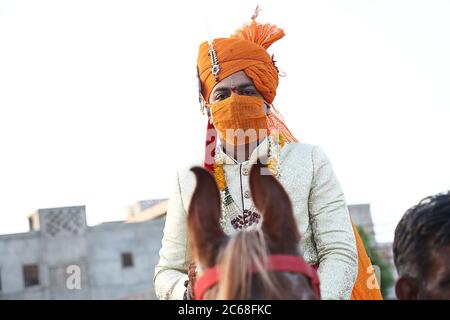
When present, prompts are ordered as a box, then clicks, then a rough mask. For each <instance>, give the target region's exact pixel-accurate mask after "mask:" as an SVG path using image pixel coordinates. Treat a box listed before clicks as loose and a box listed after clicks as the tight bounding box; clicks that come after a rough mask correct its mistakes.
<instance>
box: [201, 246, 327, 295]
mask: <svg viewBox="0 0 450 320" xmlns="http://www.w3.org/2000/svg"><path fill="white" fill-rule="evenodd" d="M264 261H265V262H266V264H265V265H264V269H265V270H267V271H284V272H293V273H299V274H302V275H304V276H306V277H307V278H308V279H309V282H310V284H311V286H312V288H313V290H314V293H315V295H316V298H318V299H320V286H319V285H320V282H319V277H318V276H317V272H316V270H315V269H314V268H313V267H311V266H310V265H309V264H307V263H306V262H305V261H304V260H303V259H302V258H301V257H299V256H293V255H285V254H272V255H270V256H268V257H267V259H265V260H264ZM250 271H251V273H257V272H258V270H257V268H256V267H254V266H253V267H252V269H251V270H250ZM219 279H220V268H219V266H217V265H216V266H214V267H211V268H209V269H207V270H206V271H205V272H204V273H203V274H202V275H201V276H200V277H199V278H198V279H197V280H196V281H195V284H194V296H195V299H196V300H202V299H203V296H204V294H205V292H206V291H208V290H209V289H211V287H213V286H215V285H216V284H218V283H219Z"/></svg>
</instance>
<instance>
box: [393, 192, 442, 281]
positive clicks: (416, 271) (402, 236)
mask: <svg viewBox="0 0 450 320" xmlns="http://www.w3.org/2000/svg"><path fill="white" fill-rule="evenodd" d="M449 244H450V191H447V192H446V193H441V194H437V195H434V196H430V197H427V198H425V199H423V200H422V201H420V202H419V204H417V205H415V206H414V207H412V208H410V209H409V210H408V211H406V213H405V214H404V216H403V217H402V219H401V220H400V222H399V224H398V225H397V228H396V229H395V238H394V245H393V250H394V261H395V266H396V268H397V271H398V273H399V274H400V275H408V276H411V277H415V278H417V277H419V276H420V275H424V274H426V272H427V270H428V267H429V262H430V254H431V252H432V251H434V250H439V249H440V248H442V247H443V246H446V245H449Z"/></svg>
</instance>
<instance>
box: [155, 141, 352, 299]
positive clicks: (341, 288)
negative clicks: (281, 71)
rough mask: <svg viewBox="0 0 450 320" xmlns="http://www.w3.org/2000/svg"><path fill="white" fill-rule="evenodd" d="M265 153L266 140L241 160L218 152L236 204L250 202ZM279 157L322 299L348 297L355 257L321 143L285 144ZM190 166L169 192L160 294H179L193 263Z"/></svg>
mask: <svg viewBox="0 0 450 320" xmlns="http://www.w3.org/2000/svg"><path fill="white" fill-rule="evenodd" d="M267 152H268V140H267V139H265V140H263V141H262V142H261V143H260V145H259V146H258V147H257V148H256V149H255V150H254V151H253V153H252V154H251V156H250V158H249V160H248V161H245V162H242V163H236V161H235V160H234V159H232V158H230V157H229V156H228V155H226V154H225V153H224V152H221V155H220V156H221V157H222V159H223V163H224V170H225V176H226V179H227V184H228V187H229V190H230V193H231V195H232V197H233V199H234V201H235V202H236V204H237V205H238V206H239V207H240V208H242V203H243V205H244V209H248V208H250V206H251V205H252V199H251V196H250V190H249V173H250V167H251V165H252V164H253V163H255V162H256V160H257V159H258V157H259V156H262V155H267ZM279 161H280V166H281V170H280V171H281V172H280V178H279V181H280V183H281V184H282V185H283V187H284V188H285V189H286V191H287V193H288V194H289V196H290V199H291V201H292V204H293V209H294V215H295V218H296V221H297V224H298V228H299V231H300V233H301V235H302V241H301V243H300V244H299V246H300V250H301V252H303V256H304V258H305V260H306V262H308V263H309V264H312V265H314V264H319V269H318V273H319V278H320V282H321V284H320V289H321V295H322V299H349V298H350V295H351V292H352V288H353V285H354V283H355V280H356V276H357V271H358V256H357V249H356V242H355V236H354V233H353V230H352V226H351V222H350V217H349V213H348V209H347V205H346V203H345V198H344V194H343V191H342V189H341V186H340V184H339V182H338V180H337V178H336V176H335V174H334V171H333V168H332V165H331V163H330V160H329V159H328V157H327V156H326V155H325V153H324V152H323V151H322V149H321V148H320V147H319V146H314V145H309V144H304V143H287V144H286V145H285V146H284V147H283V148H282V149H281V153H280V156H279ZM196 165H201V163H197V164H196ZM189 168H190V167H187V168H185V169H183V170H180V171H178V173H177V176H176V179H175V184H174V186H173V192H172V194H171V195H170V197H169V204H168V208H167V216H166V224H165V227H164V236H163V239H162V248H161V250H160V252H159V255H160V260H159V263H158V264H157V265H156V267H155V275H154V287H155V291H156V295H157V297H158V298H159V299H182V298H183V294H184V292H185V289H186V288H185V286H184V282H185V280H187V268H188V265H189V263H190V262H191V254H190V250H189V244H188V243H189V240H188V239H189V236H188V232H187V231H188V230H187V221H186V217H187V210H188V207H189V203H190V199H191V196H192V193H193V191H194V188H195V184H196V180H195V176H194V174H193V173H192V172H191V171H189ZM224 231H225V232H226V233H227V234H229V235H231V234H233V233H234V232H236V231H235V230H234V229H233V227H232V226H231V223H230V222H229V221H227V224H226V227H225V229H224Z"/></svg>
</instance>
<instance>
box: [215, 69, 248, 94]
mask: <svg viewBox="0 0 450 320" xmlns="http://www.w3.org/2000/svg"><path fill="white" fill-rule="evenodd" d="M244 86H245V87H247V86H254V84H253V82H252V80H251V79H250V78H249V77H247V75H246V74H245V73H244V72H243V71H239V72H236V73H234V74H232V75H231V76H229V77H226V78H225V79H223V80H222V81H220V82H219V83H218V84H216V86H215V87H214V89H213V91H216V90H219V89H230V88H237V87H244Z"/></svg>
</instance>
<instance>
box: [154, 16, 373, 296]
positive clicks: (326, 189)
mask: <svg viewBox="0 0 450 320" xmlns="http://www.w3.org/2000/svg"><path fill="white" fill-rule="evenodd" d="M257 15H258V9H257V11H256V12H255V15H254V16H253V17H252V21H251V23H250V24H248V25H245V26H244V27H243V28H241V29H240V30H238V31H237V32H236V33H235V34H233V35H232V36H230V37H229V38H218V39H214V40H212V41H210V42H203V43H202V44H201V45H200V48H199V54H198V61H197V69H198V76H199V84H200V101H201V104H202V107H203V108H206V110H207V114H208V131H207V139H206V148H205V158H204V159H203V165H204V166H205V167H206V168H207V169H209V170H210V171H211V172H212V173H213V174H214V177H215V178H216V182H217V185H218V187H219V190H220V192H221V198H222V201H223V203H222V214H223V217H222V222H221V223H222V228H223V229H224V231H225V232H226V233H227V234H229V235H231V234H233V233H235V232H237V231H238V230H241V229H245V228H247V227H250V226H251V225H253V224H254V225H258V224H259V221H260V219H259V217H260V214H259V213H258V212H257V210H256V209H255V207H254V206H253V203H252V199H251V197H250V195H249V190H248V178H249V169H250V166H251V165H252V164H253V163H255V162H256V161H258V160H259V159H260V157H261V156H264V157H266V158H267V159H268V160H267V164H268V168H269V169H270V170H271V173H272V174H273V175H274V176H275V177H277V178H278V180H279V181H280V183H281V184H282V185H283V187H284V188H285V189H286V191H287V193H288V194H289V196H290V198H291V201H292V205H293V209H294V214H295V217H296V221H298V229H299V231H300V233H301V234H302V235H303V239H302V242H301V243H300V249H301V251H302V252H303V256H304V258H305V260H306V261H307V262H308V263H310V264H311V265H315V266H317V268H318V269H317V270H318V274H319V277H320V282H321V284H320V289H321V297H322V299H350V298H352V299H381V294H380V290H379V288H378V284H377V283H376V279H374V277H373V268H372V265H371V262H370V259H369V258H368V257H367V254H366V251H365V249H364V245H363V244H362V241H361V239H360V237H359V235H358V233H357V231H356V229H355V228H354V227H353V225H352V223H351V221H350V217H349V213H348V209H347V205H346V202H345V198H344V195H343V191H342V189H341V186H340V184H339V182H338V180H337V178H336V176H335V174H334V171H333V168H332V165H331V162H330V160H329V158H328V157H327V156H326V154H325V153H324V152H323V151H322V149H321V148H320V147H319V146H315V145H309V144H305V143H298V141H297V140H296V139H295V138H294V137H293V135H292V134H291V132H290V131H289V130H288V128H287V127H286V125H285V124H284V122H283V120H282V118H281V116H280V114H279V113H278V112H277V111H276V110H275V108H274V106H273V101H274V99H275V96H276V90H277V87H278V82H279V72H278V68H277V66H276V64H275V61H274V58H273V56H271V55H270V54H269V53H268V52H267V49H268V48H269V47H270V46H271V45H272V44H273V43H274V42H275V41H277V40H279V39H280V38H282V37H283V36H284V31H283V30H282V29H280V28H278V27H277V26H275V25H271V24H260V23H257V22H256V17H257ZM217 135H218V138H217ZM190 167H191V166H188V167H187V168H186V169H183V170H180V171H179V172H178V173H177V177H176V181H175V185H174V191H173V193H172V194H171V196H170V198H169V205H168V209H167V217H166V226H165V229H164V236H163V239H162V248H161V250H160V260H159V263H158V265H157V266H156V267H155V277H154V284H155V289H156V294H157V296H158V298H159V299H182V298H183V297H189V296H190V294H191V291H190V290H189V288H190V286H189V280H190V281H193V279H194V278H195V277H194V276H193V275H195V271H193V268H192V266H193V264H192V263H191V260H192V256H191V252H190V249H189V245H188V243H189V235H188V233H187V226H186V215H187V211H188V206H189V203H190V198H191V196H192V192H193V190H194V188H195V183H196V182H195V178H194V176H193V174H192V173H191V172H190V171H189V168H190ZM190 266H191V268H190ZM188 270H189V271H190V272H189V277H188ZM186 284H188V285H187V289H186Z"/></svg>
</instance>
